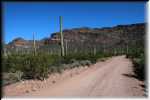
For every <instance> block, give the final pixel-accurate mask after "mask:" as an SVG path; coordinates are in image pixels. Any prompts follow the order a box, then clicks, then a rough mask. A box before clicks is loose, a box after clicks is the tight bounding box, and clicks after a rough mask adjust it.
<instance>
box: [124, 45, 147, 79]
mask: <svg viewBox="0 0 150 100" xmlns="http://www.w3.org/2000/svg"><path fill="white" fill-rule="evenodd" d="M126 57H127V58H130V59H131V60H132V62H133V71H134V73H135V76H136V78H138V79H139V80H145V77H146V71H145V70H146V69H145V54H144V48H132V49H131V50H130V52H129V53H128V54H126Z"/></svg>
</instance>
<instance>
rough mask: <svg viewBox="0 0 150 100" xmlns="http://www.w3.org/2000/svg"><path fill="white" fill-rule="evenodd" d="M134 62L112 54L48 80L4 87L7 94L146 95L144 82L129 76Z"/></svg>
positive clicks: (8, 95)
mask: <svg viewBox="0 0 150 100" xmlns="http://www.w3.org/2000/svg"><path fill="white" fill-rule="evenodd" d="M130 74H133V72H132V63H131V61H130V60H129V59H126V58H125V56H117V57H112V58H109V59H108V60H106V61H105V62H98V63H96V64H95V65H92V66H91V67H80V68H74V69H72V70H66V71H64V72H63V73H62V74H53V75H50V76H49V78H48V79H46V80H44V81H33V80H30V81H23V82H18V83H16V84H12V85H8V86H6V87H4V88H3V90H4V97H144V96H143V95H144V90H143V88H142V87H141V86H140V85H142V84H143V82H141V81H139V80H137V79H135V78H133V77H129V75H130Z"/></svg>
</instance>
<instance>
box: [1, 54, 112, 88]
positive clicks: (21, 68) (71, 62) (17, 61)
mask: <svg viewBox="0 0 150 100" xmlns="http://www.w3.org/2000/svg"><path fill="white" fill-rule="evenodd" d="M110 56H112V54H111V53H110V54H108V53H107V54H106V53H101V52H100V53H96V54H90V53H89V54H79V53H78V54H68V55H66V56H64V57H62V56H59V55H52V54H47V53H37V54H36V55H34V54H33V53H30V54H19V53H13V54H11V55H7V56H4V55H3V85H8V84H11V83H15V82H18V81H21V80H26V79H38V80H44V79H45V78H48V75H49V74H52V73H60V74H61V73H62V71H63V70H66V69H72V68H75V67H84V66H90V65H91V64H94V63H96V62H97V60H102V61H104V59H103V58H104V57H110Z"/></svg>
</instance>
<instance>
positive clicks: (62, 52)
mask: <svg viewBox="0 0 150 100" xmlns="http://www.w3.org/2000/svg"><path fill="white" fill-rule="evenodd" d="M59 23H60V39H61V56H64V55H65V51H64V39H63V33H62V16H59Z"/></svg>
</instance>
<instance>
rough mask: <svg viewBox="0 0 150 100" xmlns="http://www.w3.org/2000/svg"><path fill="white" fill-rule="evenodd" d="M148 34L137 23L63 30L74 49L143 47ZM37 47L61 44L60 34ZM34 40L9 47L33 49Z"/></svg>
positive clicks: (40, 42) (144, 25)
mask: <svg viewBox="0 0 150 100" xmlns="http://www.w3.org/2000/svg"><path fill="white" fill-rule="evenodd" d="M145 33H146V24H145V23H137V24H130V25H118V26H114V27H106V28H88V27H82V28H73V29H65V30H63V34H64V42H65V43H66V42H67V45H68V46H70V47H72V48H82V49H85V47H86V48H88V47H89V48H90V47H93V46H95V47H96V48H104V46H105V48H109V49H110V48H115V47H116V48H117V47H123V46H125V45H143V46H144V37H145ZM36 44H37V46H39V47H42V46H51V45H54V44H56V45H59V44H60V34H59V32H56V33H52V35H51V37H46V38H43V39H42V40H39V41H36ZM32 45H33V41H32V40H24V39H23V38H16V39H14V40H13V41H11V42H10V43H8V45H7V46H8V47H13V48H15V47H25V46H26V47H31V46H32Z"/></svg>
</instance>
